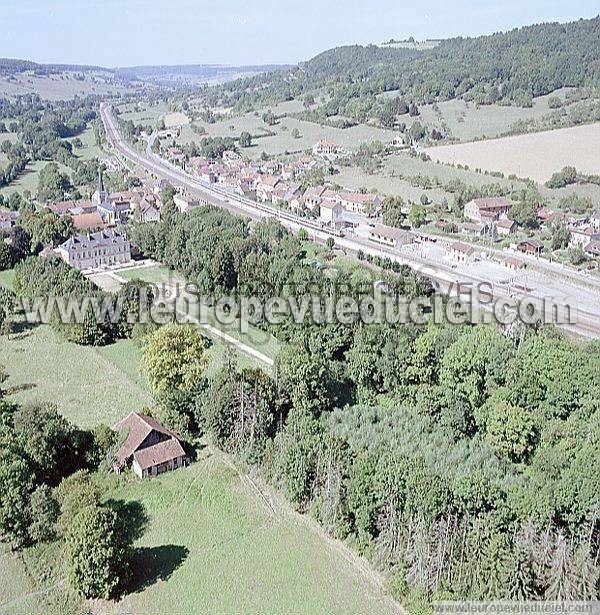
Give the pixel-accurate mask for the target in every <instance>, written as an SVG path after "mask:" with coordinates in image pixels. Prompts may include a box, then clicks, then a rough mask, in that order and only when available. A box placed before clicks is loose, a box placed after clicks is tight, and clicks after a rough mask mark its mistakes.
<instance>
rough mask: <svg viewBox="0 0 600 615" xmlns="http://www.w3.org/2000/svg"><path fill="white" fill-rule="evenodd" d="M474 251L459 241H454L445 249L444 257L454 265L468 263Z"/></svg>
mask: <svg viewBox="0 0 600 615" xmlns="http://www.w3.org/2000/svg"><path fill="white" fill-rule="evenodd" d="M474 252H475V250H474V249H473V248H472V247H471V246H469V245H467V244H466V243H462V242H461V241H455V242H454V243H451V244H450V245H449V246H447V247H446V257H447V258H449V259H450V260H452V261H454V262H455V263H468V262H469V261H470V260H471V258H472V257H473V254H474Z"/></svg>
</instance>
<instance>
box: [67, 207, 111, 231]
mask: <svg viewBox="0 0 600 615" xmlns="http://www.w3.org/2000/svg"><path fill="white" fill-rule="evenodd" d="M71 219H72V220H73V226H74V227H75V230H76V231H97V230H99V229H102V228H104V221H103V220H102V216H101V215H100V214H99V213H98V212H97V211H96V212H94V213H91V214H76V215H74V216H71Z"/></svg>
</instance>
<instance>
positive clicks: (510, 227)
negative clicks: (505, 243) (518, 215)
mask: <svg viewBox="0 0 600 615" xmlns="http://www.w3.org/2000/svg"><path fill="white" fill-rule="evenodd" d="M516 230H517V223H516V222H515V221H514V220H509V219H508V218H501V219H500V220H498V222H496V231H497V233H498V235H503V236H505V237H506V236H508V235H512V234H513V233H514V232H515V231H516Z"/></svg>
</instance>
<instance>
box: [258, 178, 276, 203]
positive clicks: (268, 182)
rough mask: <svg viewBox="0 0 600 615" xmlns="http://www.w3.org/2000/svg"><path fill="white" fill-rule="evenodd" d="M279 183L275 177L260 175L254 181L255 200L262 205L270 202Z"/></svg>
mask: <svg viewBox="0 0 600 615" xmlns="http://www.w3.org/2000/svg"><path fill="white" fill-rule="evenodd" d="M280 183H281V180H280V179H279V177H277V176H276V175H260V176H259V177H258V179H257V181H256V185H255V188H256V198H257V199H258V200H259V201H261V202H262V203H264V202H266V201H270V200H271V195H272V194H273V191H274V190H275V188H276V187H277V186H278V185H279V184H280Z"/></svg>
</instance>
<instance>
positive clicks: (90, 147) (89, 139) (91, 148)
mask: <svg viewBox="0 0 600 615" xmlns="http://www.w3.org/2000/svg"><path fill="white" fill-rule="evenodd" d="M74 139H75V137H74V138H72V139H67V140H68V141H71V142H72V141H74ZM79 139H80V140H81V143H82V145H83V147H73V154H75V156H77V158H81V160H91V159H92V158H98V157H101V156H102V155H103V154H104V152H103V150H102V149H101V148H100V147H99V146H98V145H96V136H95V134H94V129H93V128H87V129H86V130H84V131H83V132H82V133H81V134H80V135H79Z"/></svg>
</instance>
